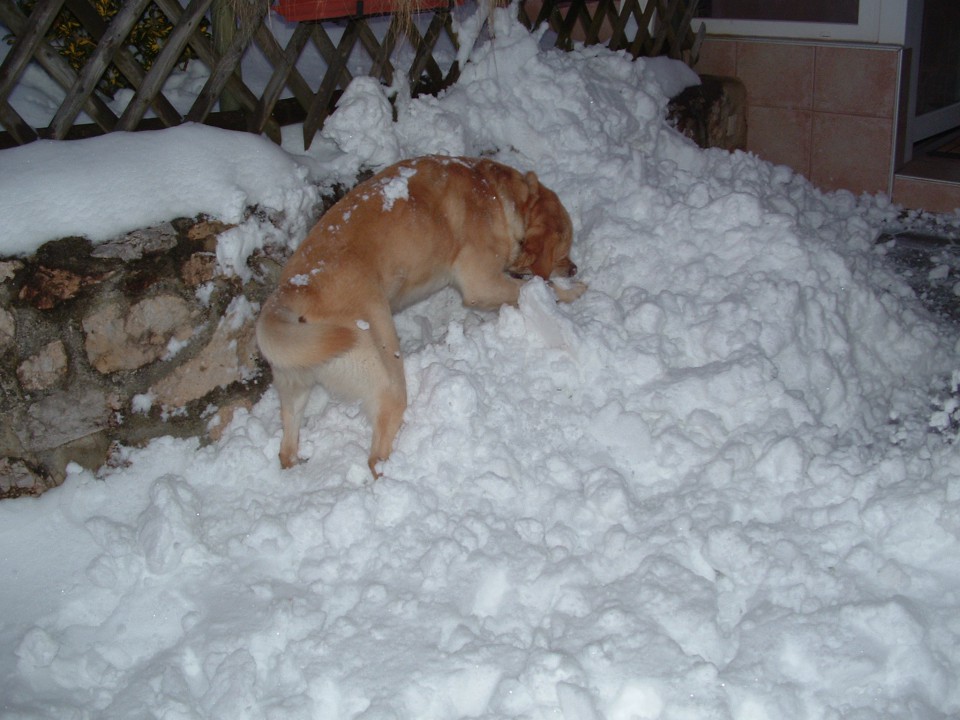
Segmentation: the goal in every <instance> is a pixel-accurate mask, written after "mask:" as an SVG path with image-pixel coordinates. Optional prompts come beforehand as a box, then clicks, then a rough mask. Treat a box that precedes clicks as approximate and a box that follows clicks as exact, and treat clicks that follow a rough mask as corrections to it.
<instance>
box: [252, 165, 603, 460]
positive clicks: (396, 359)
mask: <svg viewBox="0 0 960 720" xmlns="http://www.w3.org/2000/svg"><path fill="white" fill-rule="evenodd" d="M572 240H573V227H572V225H571V223H570V217H569V216H568V215H567V212H566V210H565V209H564V207H563V205H562V204H561V203H560V200H559V198H557V195H556V194H555V193H554V192H552V191H551V190H549V189H548V188H546V187H544V186H543V185H541V184H540V182H539V181H538V180H537V176H536V175H535V174H534V173H532V172H531V173H526V174H525V175H524V174H521V173H519V172H517V171H516V170H514V169H512V168H509V167H507V166H506V165H501V164H499V163H495V162H493V161H491V160H485V159H484V160H478V159H473V158H447V157H438V156H430V157H424V158H418V159H414V160H407V161H404V162H401V163H398V164H396V165H394V166H392V167H389V168H387V169H386V170H384V171H382V172H380V173H379V174H377V175H375V176H374V177H372V178H371V179H369V180H367V181H366V182H364V183H361V184H360V185H358V186H357V187H355V188H354V189H353V190H351V191H350V192H349V193H348V194H347V195H346V196H345V197H344V198H343V199H342V200H341V201H340V202H338V203H337V204H336V205H334V206H333V207H332V208H330V210H329V211H328V212H327V213H326V214H325V215H324V216H323V217H322V218H321V219H320V222H319V223H318V224H317V225H316V226H315V227H314V228H313V230H312V231H311V232H310V234H309V236H308V237H307V238H306V240H304V242H303V244H302V245H301V246H300V247H299V249H298V250H297V251H296V252H295V253H294V254H293V256H292V257H291V258H290V260H289V261H288V263H287V265H286V267H284V269H283V273H282V274H281V276H280V284H279V287H278V288H277V290H276V291H275V292H274V293H273V295H271V296H270V298H268V300H267V301H266V303H265V304H264V307H263V311H262V312H261V314H260V318H259V320H258V322H257V340H258V342H259V344H260V350H261V352H262V353H263V355H264V357H265V358H266V359H267V360H268V361H269V362H270V365H271V367H272V368H273V376H274V384H275V386H276V388H277V392H278V394H279V396H280V414H281V420H282V424H283V439H282V440H281V444H280V463H281V464H282V465H283V467H290V466H292V465H294V464H295V463H296V462H297V451H298V448H299V433H300V424H301V422H302V420H303V412H304V408H305V407H306V404H307V399H308V398H309V395H310V391H311V389H312V388H313V386H314V385H316V384H318V383H319V384H321V385H323V386H324V387H326V388H327V390H329V391H330V392H332V393H334V394H336V395H339V396H342V397H346V398H350V399H359V400H361V401H362V403H363V409H364V412H365V413H366V415H367V416H368V417H369V418H370V421H371V423H372V424H373V442H372V445H371V448H370V456H369V458H368V464H369V466H370V470H371V472H372V473H373V474H374V477H376V476H377V471H376V464H377V463H378V462H380V461H381V460H385V459H386V458H387V456H388V455H389V454H390V450H391V448H392V445H393V440H394V437H395V436H396V434H397V431H398V430H399V428H400V423H401V421H402V420H403V412H404V410H405V409H406V405H407V393H406V383H405V380H404V375H403V361H402V359H401V358H400V343H399V340H398V338H397V332H396V328H395V326H394V323H393V313H394V312H397V311H398V310H400V309H402V308H404V307H406V306H408V305H410V304H412V303H414V302H417V301H418V300H422V299H423V298H425V297H427V296H428V295H430V294H432V293H434V292H436V291H437V290H439V289H441V288H443V287H446V286H447V285H453V286H454V287H456V288H457V289H458V290H459V291H460V294H461V295H462V296H463V302H464V304H465V305H467V306H470V307H476V308H483V309H491V310H492V309H496V308H498V307H500V306H501V305H504V304H507V303H509V304H512V305H516V304H517V300H518V299H519V294H520V287H521V286H522V284H523V282H524V280H523V279H522V277H520V276H528V275H539V276H540V277H542V278H544V279H549V277H550V276H551V275H562V276H564V277H569V276H571V275H573V274H574V273H575V272H576V266H575V265H574V264H573V263H572V262H571V261H570V257H569V254H570V245H571V242H572ZM585 289H586V286H585V285H583V284H582V283H574V284H573V285H572V287H569V288H559V287H554V291H555V292H556V295H557V299H559V300H561V301H563V302H571V301H572V300H575V299H576V298H578V297H579V296H580V295H581V294H582V293H583V292H584V290H585Z"/></svg>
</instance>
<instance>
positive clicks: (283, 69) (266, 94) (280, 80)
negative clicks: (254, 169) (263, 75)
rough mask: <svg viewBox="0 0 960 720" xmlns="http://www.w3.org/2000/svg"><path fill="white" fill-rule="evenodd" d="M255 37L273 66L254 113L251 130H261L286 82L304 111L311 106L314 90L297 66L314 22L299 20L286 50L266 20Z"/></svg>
mask: <svg viewBox="0 0 960 720" xmlns="http://www.w3.org/2000/svg"><path fill="white" fill-rule="evenodd" d="M255 37H256V42H257V45H259V46H260V49H261V50H262V51H263V54H264V55H265V56H266V57H267V60H268V61H269V62H270V64H271V65H272V66H273V74H272V75H271V76H270V80H269V81H268V82H267V86H266V87H265V88H264V90H263V94H262V95H261V96H260V100H259V101H258V102H257V106H256V108H254V111H253V113H252V115H251V117H250V127H249V129H250V131H251V132H255V133H260V132H263V129H264V128H265V127H266V126H267V123H268V122H269V120H270V117H271V116H272V115H273V109H274V107H275V106H276V104H277V100H278V99H279V98H280V94H281V93H282V92H283V88H284V86H289V87H290V91H291V92H292V93H293V96H294V98H296V100H297V102H299V103H300V105H301V107H303V109H304V112H306V110H307V108H308V107H310V101H311V99H312V98H313V92H312V91H311V90H310V86H309V85H307V83H306V81H305V80H304V79H303V76H302V75H300V73H299V72H298V71H297V69H296V68H295V67H294V65H295V64H296V62H297V59H298V58H299V57H300V54H301V53H302V52H303V48H304V47H305V46H306V44H307V40H309V38H310V26H309V25H308V24H307V23H297V27H296V28H294V30H293V35H292V36H291V37H290V41H289V42H288V43H287V47H286V48H284V49H282V50H281V48H280V45H279V44H278V43H277V41H276V39H275V38H274V37H273V33H271V32H270V31H269V30H268V29H267V28H266V27H265V26H264V25H263V24H262V23H261V25H260V27H259V28H257V33H256V36H255Z"/></svg>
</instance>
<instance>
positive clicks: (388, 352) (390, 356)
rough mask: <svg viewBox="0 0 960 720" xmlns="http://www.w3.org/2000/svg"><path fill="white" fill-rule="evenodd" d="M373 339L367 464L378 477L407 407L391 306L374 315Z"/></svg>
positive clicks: (371, 324) (372, 325) (366, 406)
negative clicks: (370, 429)
mask: <svg viewBox="0 0 960 720" xmlns="http://www.w3.org/2000/svg"><path fill="white" fill-rule="evenodd" d="M369 322H370V339H371V341H372V342H373V345H374V348H375V355H374V357H375V361H374V363H373V366H374V368H375V370H374V371H373V373H372V374H373V375H375V376H376V377H371V378H370V380H371V385H370V387H369V388H368V392H367V394H366V399H365V402H364V405H365V410H366V413H367V416H368V417H369V418H370V422H371V424H372V425H373V441H372V442H371V445H370V457H369V458H368V459H367V464H368V465H369V466H370V472H371V473H373V477H374V478H377V477H379V476H380V474H379V473H378V472H377V468H376V465H377V463H378V462H381V461H382V460H386V459H387V457H388V456H389V455H390V451H391V450H392V449H393V441H394V439H395V438H396V436H397V432H399V430H400V425H401V423H402V422H403V413H404V411H405V410H406V409H407V382H406V378H405V377H404V374H403V359H402V358H401V357H400V340H399V338H398V337H397V329H396V326H395V325H394V324H393V317H392V315H391V314H390V310H389V308H387V307H386V305H384V307H383V309H382V310H380V309H378V310H376V311H375V312H374V317H371V318H370V321H369Z"/></svg>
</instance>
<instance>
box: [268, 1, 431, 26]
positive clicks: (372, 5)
mask: <svg viewBox="0 0 960 720" xmlns="http://www.w3.org/2000/svg"><path fill="white" fill-rule="evenodd" d="M394 4H395V3H394V0H280V2H278V3H277V5H276V7H274V10H276V11H277V12H278V13H279V14H280V15H283V17H285V18H286V19H287V20H290V21H291V22H299V21H300V20H328V19H331V18H344V17H360V16H362V15H381V14H383V13H391V12H393V11H394V10H395V7H394ZM449 4H450V0H420V1H419V2H417V3H415V4H414V7H413V9H414V11H419V10H430V9H432V8H438V7H446V6H447V5H449Z"/></svg>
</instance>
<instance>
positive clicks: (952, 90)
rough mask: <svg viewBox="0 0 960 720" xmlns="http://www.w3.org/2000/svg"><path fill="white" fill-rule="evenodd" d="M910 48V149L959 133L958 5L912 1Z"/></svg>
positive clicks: (948, 1) (949, 1)
mask: <svg viewBox="0 0 960 720" xmlns="http://www.w3.org/2000/svg"><path fill="white" fill-rule="evenodd" d="M907 47H909V48H911V51H912V61H911V69H910V75H911V77H910V99H909V105H908V107H909V109H910V113H909V116H908V119H907V134H908V147H907V148H906V151H907V153H910V151H911V150H912V146H913V145H914V144H916V143H918V142H920V141H922V140H925V139H927V138H930V137H933V136H935V135H941V134H943V133H945V132H949V131H950V130H953V129H960V2H958V1H957V0H913V2H911V5H910V9H909V12H908V15H907Z"/></svg>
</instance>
